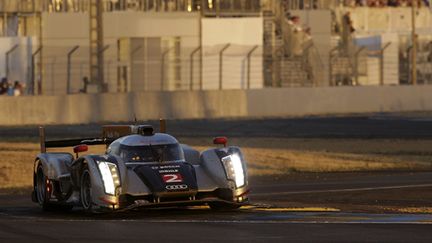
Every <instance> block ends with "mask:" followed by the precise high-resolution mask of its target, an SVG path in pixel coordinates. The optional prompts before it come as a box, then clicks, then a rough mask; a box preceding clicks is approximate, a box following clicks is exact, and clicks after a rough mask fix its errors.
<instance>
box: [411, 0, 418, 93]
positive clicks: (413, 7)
mask: <svg viewBox="0 0 432 243" xmlns="http://www.w3.org/2000/svg"><path fill="white" fill-rule="evenodd" d="M411 3H412V4H411V10H412V11H411V17H412V37H411V38H412V56H411V58H412V59H411V62H412V65H411V68H412V69H411V77H412V80H411V82H412V84H413V85H417V33H416V6H417V1H411Z"/></svg>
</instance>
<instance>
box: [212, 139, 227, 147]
mask: <svg viewBox="0 0 432 243" xmlns="http://www.w3.org/2000/svg"><path fill="white" fill-rule="evenodd" d="M213 143H214V144H220V145H223V146H224V147H226V145H227V143H228V138H226V137H216V138H214V139H213Z"/></svg>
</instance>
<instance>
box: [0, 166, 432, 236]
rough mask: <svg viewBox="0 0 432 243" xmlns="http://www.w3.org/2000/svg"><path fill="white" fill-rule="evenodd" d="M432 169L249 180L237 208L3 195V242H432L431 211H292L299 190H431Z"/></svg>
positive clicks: (0, 213) (0, 227) (314, 192)
mask: <svg viewBox="0 0 432 243" xmlns="http://www.w3.org/2000/svg"><path fill="white" fill-rule="evenodd" d="M430 178H432V173H395V174H388V175H385V174H384V175H368V176H360V177H358V178H355V177H350V176H348V177H345V178H342V179H330V180H326V181H325V182H320V181H317V182H307V183H305V182H301V181H298V182H292V183H280V184H274V183H266V182H259V183H258V182H254V181H252V182H251V184H252V185H251V187H252V188H253V192H252V194H251V199H252V205H251V206H249V207H244V208H242V209H240V210H239V211H236V212H214V211H211V210H210V209H208V208H206V207H190V208H172V209H171V208H169V209H157V210H139V211H131V212H122V213H115V214H103V215H87V214H84V213H83V212H81V211H80V210H79V209H76V210H73V211H72V212H68V213H62V212H42V211H41V209H40V208H39V207H37V205H35V204H33V203H31V202H30V200H29V197H28V195H15V196H11V195H0V205H1V206H0V242H12V241H14V242H28V241H30V240H31V241H36V242H38V241H57V242H87V241H91V242H95V241H96V242H99V241H103V242H107V241H108V242H114V241H116V242H118V241H132V242H138V241H139V242H142V241H152V242H153V241H170V242H174V241H180V242H183V241H206V242H213V241H248V242H249V241H258V242H264V241H265V242H267V241H272V242H287V241H290V240H291V241H313V242H347V241H349V242H430V241H431V240H432V233H431V229H432V215H430V214H370V213H347V212H340V211H338V210H337V209H332V208H286V207H283V203H282V202H284V201H286V200H289V197H290V196H291V195H293V194H302V193H303V194H309V195H315V196H317V197H319V196H320V194H321V193H325V192H329V191H332V192H339V193H344V192H345V191H347V190H358V191H362V190H387V189H388V188H403V187H411V188H416V187H424V188H425V189H427V190H431V189H432V184H431V183H430Z"/></svg>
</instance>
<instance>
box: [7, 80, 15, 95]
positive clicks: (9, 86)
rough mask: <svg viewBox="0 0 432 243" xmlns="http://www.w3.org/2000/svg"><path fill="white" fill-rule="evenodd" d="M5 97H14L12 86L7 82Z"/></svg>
mask: <svg viewBox="0 0 432 243" xmlns="http://www.w3.org/2000/svg"><path fill="white" fill-rule="evenodd" d="M7 95H8V96H14V87H13V86H12V84H11V83H9V82H8V90H7Z"/></svg>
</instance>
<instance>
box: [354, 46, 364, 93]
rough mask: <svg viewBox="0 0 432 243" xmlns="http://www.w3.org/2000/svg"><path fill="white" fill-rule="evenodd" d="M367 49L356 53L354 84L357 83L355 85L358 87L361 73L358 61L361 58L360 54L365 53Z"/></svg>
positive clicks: (361, 49) (362, 48)
mask: <svg viewBox="0 0 432 243" xmlns="http://www.w3.org/2000/svg"><path fill="white" fill-rule="evenodd" d="M364 49H365V47H361V48H360V49H359V50H358V51H356V53H355V54H354V82H355V85H358V83H359V80H358V78H359V71H358V64H359V61H358V58H359V55H360V53H361V52H362V51H363V50H364Z"/></svg>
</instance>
